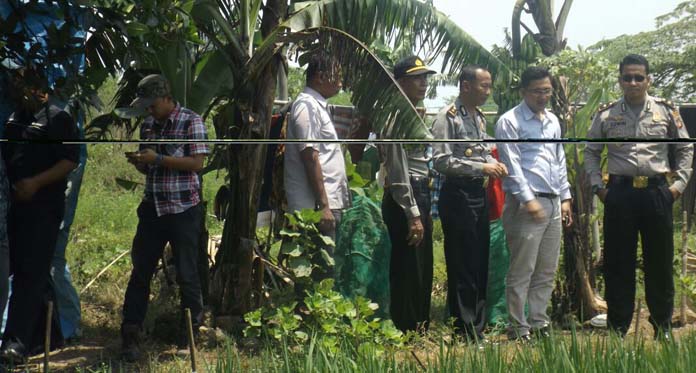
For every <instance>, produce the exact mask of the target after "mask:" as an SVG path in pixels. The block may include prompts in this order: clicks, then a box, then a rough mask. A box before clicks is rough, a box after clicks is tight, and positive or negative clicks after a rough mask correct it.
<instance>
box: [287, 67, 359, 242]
mask: <svg viewBox="0 0 696 373" xmlns="http://www.w3.org/2000/svg"><path fill="white" fill-rule="evenodd" d="M306 74H307V86H306V88H305V89H304V90H303V91H302V92H301V93H300V94H299V95H298V96H297V99H296V100H295V102H294V103H293V105H292V110H291V112H290V114H289V115H290V116H289V118H288V127H287V135H286V138H287V139H289V140H290V139H307V140H309V141H311V140H337V139H338V136H337V135H336V129H335V128H334V125H333V122H332V121H331V116H330V114H329V112H328V110H327V105H328V104H327V102H326V100H327V99H328V98H330V97H332V96H334V95H336V94H337V93H338V92H339V91H340V89H341V69H340V66H339V64H338V62H337V61H335V60H334V59H332V58H330V57H329V56H327V55H321V54H315V55H314V56H312V57H311V59H310V61H309V65H308V67H307V72H306ZM284 162H285V165H284V181H285V195H286V197H287V200H288V210H289V211H296V210H302V209H305V208H309V209H316V210H317V211H321V213H322V217H321V221H320V222H319V226H318V228H319V231H320V232H321V233H322V234H323V235H325V236H329V237H331V238H333V239H335V238H336V226H337V224H338V223H339V222H340V220H341V211H342V209H344V208H346V207H348V205H349V204H350V197H349V196H350V193H349V189H348V179H347V177H346V169H345V160H344V159H343V153H342V152H341V145H340V144H338V143H312V142H307V143H295V144H288V145H287V146H286V150H285V160H284ZM329 249H330V248H329ZM329 251H330V252H331V250H329ZM331 253H332V252H331Z"/></svg>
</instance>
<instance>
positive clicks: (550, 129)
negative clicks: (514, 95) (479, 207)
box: [495, 101, 571, 203]
mask: <svg viewBox="0 0 696 373" xmlns="http://www.w3.org/2000/svg"><path fill="white" fill-rule="evenodd" d="M560 137H561V126H560V124H559V123H558V118H557V117H556V116H555V115H554V114H553V113H551V112H549V111H548V110H544V113H543V118H542V119H540V118H539V117H538V116H536V115H535V114H534V113H533V112H532V110H531V109H530V108H529V106H527V103H526V102H524V101H522V103H520V104H519V105H517V106H515V107H514V108H513V109H512V110H510V111H508V112H507V113H505V114H503V115H502V116H501V117H500V119H498V123H497V124H496V126H495V138H496V139H501V140H503V139H557V138H560ZM498 152H499V155H500V160H501V161H502V162H503V163H505V166H507V169H508V174H509V175H508V177H506V178H505V179H503V190H504V191H505V192H506V193H510V194H512V195H513V196H515V198H517V200H518V201H520V202H521V203H526V202H529V201H531V200H533V199H535V198H536V196H535V193H550V194H556V195H559V196H560V197H561V201H564V200H567V199H570V198H571V195H570V185H569V184H568V174H567V171H566V158H565V151H564V150H563V144H557V143H499V144H498Z"/></svg>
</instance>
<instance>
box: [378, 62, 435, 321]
mask: <svg viewBox="0 0 696 373" xmlns="http://www.w3.org/2000/svg"><path fill="white" fill-rule="evenodd" d="M434 73H435V71H433V70H430V69H429V68H428V67H427V66H426V65H425V63H423V60H421V59H420V58H418V57H416V56H410V57H406V58H403V59H401V60H400V61H398V62H397V63H396V65H394V78H395V79H396V81H397V82H398V83H399V86H401V89H402V90H403V91H404V93H405V94H406V96H407V97H408V99H409V100H410V101H411V103H412V104H413V105H414V106H416V105H417V104H418V103H419V102H420V101H422V100H423V98H424V97H425V93H426V91H427V89H428V75H430V74H434ZM381 137H383V138H387V139H388V138H390V136H389V134H388V133H384V134H382V136H381ZM379 149H380V155H381V157H382V161H383V166H384V171H385V172H386V178H385V187H384V197H383V198H382V216H383V218H384V222H385V224H386V225H387V230H388V231H389V238H390V240H391V243H392V251H391V261H390V268H389V284H390V294H391V304H390V311H391V318H392V321H393V322H394V325H396V327H397V328H399V329H401V330H402V331H407V330H419V331H423V330H426V329H427V328H428V325H429V323H430V293H431V291H432V285H433V240H432V230H433V229H432V219H431V218H430V189H429V170H430V168H429V162H430V155H429V151H428V147H427V146H425V145H407V146H402V145H391V144H390V145H380V146H379Z"/></svg>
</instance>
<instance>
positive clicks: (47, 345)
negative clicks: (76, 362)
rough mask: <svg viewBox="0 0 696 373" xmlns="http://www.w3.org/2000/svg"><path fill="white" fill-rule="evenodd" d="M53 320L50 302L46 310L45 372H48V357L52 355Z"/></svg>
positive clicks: (51, 303)
mask: <svg viewBox="0 0 696 373" xmlns="http://www.w3.org/2000/svg"><path fill="white" fill-rule="evenodd" d="M52 319H53V302H52V301H49V302H48V310H46V338H45V339H44V362H43V365H44V366H43V371H44V373H47V372H48V370H49V369H48V355H49V354H50V353H51V320H52Z"/></svg>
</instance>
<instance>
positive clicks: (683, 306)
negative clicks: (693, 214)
mask: <svg viewBox="0 0 696 373" xmlns="http://www.w3.org/2000/svg"><path fill="white" fill-rule="evenodd" d="M687 219H688V214H687V212H686V210H684V212H683V214H682V268H681V277H682V278H686V270H687V264H688V263H687V262H688V259H687V255H686V254H687V242H688V234H689V232H688V231H689V227H688V224H687ZM686 302H687V298H686V291H682V294H681V307H680V312H679V319H680V320H681V324H682V326H686Z"/></svg>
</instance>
